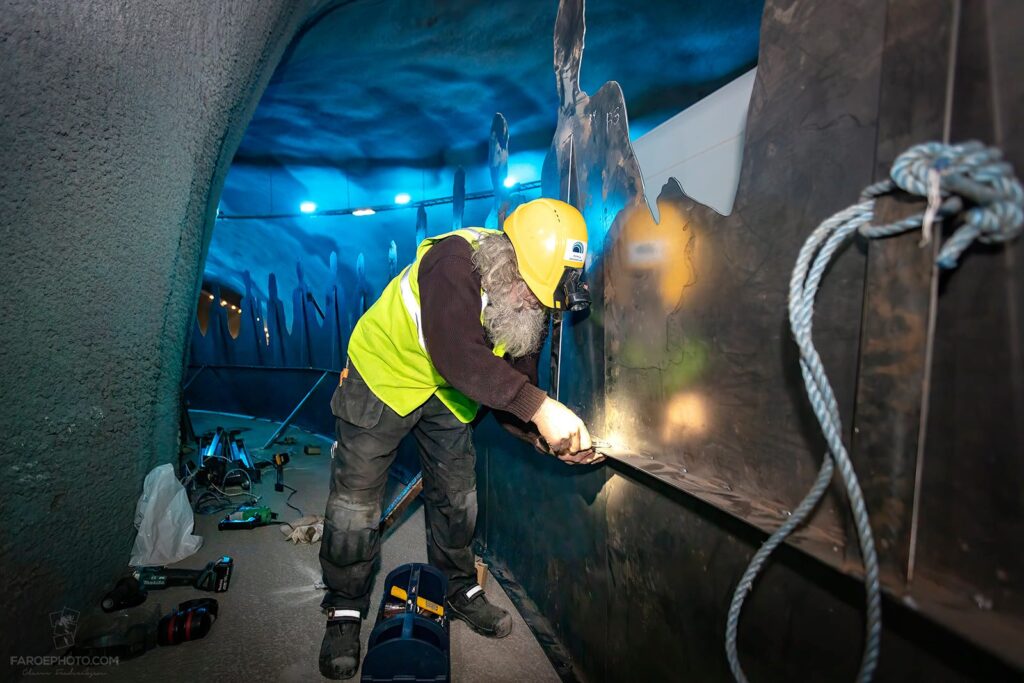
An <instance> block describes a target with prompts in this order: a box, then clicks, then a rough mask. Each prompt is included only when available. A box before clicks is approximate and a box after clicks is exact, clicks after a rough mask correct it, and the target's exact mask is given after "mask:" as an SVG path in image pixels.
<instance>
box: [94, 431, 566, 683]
mask: <svg viewBox="0 0 1024 683" xmlns="http://www.w3.org/2000/svg"><path fill="white" fill-rule="evenodd" d="M193 422H194V424H195V428H196V432H197V433H200V434H201V433H203V432H204V431H206V430H209V429H212V428H214V427H215V426H217V425H220V426H223V427H229V428H235V429H239V428H244V429H247V431H245V432H243V433H242V435H241V436H242V438H243V439H244V440H245V442H246V444H247V446H249V448H250V449H253V448H254V446H256V445H260V444H263V443H264V442H265V441H266V440H267V438H268V437H269V436H270V434H271V433H272V432H273V430H274V429H275V428H276V427H277V423H274V422H268V421H265V420H253V419H248V418H241V417H235V416H231V417H225V416H223V415H218V414H216V413H201V412H194V413H193ZM285 436H294V437H295V439H296V441H297V444H296V445H294V446H291V447H290V450H291V451H292V456H291V457H292V461H291V463H290V464H289V465H288V466H287V467H286V468H285V475H284V480H285V484H287V485H289V486H292V487H294V488H296V489H297V490H298V492H297V493H296V494H294V495H293V496H292V499H291V502H292V504H294V505H295V506H297V507H298V508H300V509H301V510H302V511H303V513H306V514H322V513H323V510H324V506H325V503H326V500H327V492H328V487H329V479H328V475H329V472H330V441H329V440H328V439H325V438H323V437H321V436H317V435H314V434H311V433H309V432H305V431H302V430H299V429H295V428H291V429H289V430H288V432H286V434H285ZM307 443H310V444H317V445H319V446H321V449H322V453H323V454H322V455H319V456H307V455H304V454H303V453H302V446H303V445H304V444H307ZM275 450H281V447H278V448H277V449H275ZM253 455H254V456H255V457H257V458H263V457H267V456H268V455H269V452H266V451H259V450H255V451H253ZM273 476H274V474H273V470H271V469H268V470H265V475H264V481H263V483H262V484H259V485H258V489H259V490H258V493H259V494H262V496H263V498H262V500H261V503H267V504H269V505H270V506H271V508H272V509H273V510H274V512H277V513H278V514H279V516H280V518H281V519H283V520H289V519H295V518H296V517H297V515H298V513H297V512H295V511H294V510H291V509H290V508H288V507H286V506H285V502H284V501H285V496H286V494H281V493H276V492H275V491H274V486H273ZM392 488H396V486H393V487H392ZM389 494H390V491H389ZM222 514H223V513H221V514H215V515H208V516H203V515H196V533H198V534H200V535H202V536H203V539H204V542H203V547H202V548H201V549H200V551H199V552H198V553H197V554H196V555H194V556H193V557H190V558H188V559H186V560H184V561H182V562H180V563H179V564H178V565H176V566H181V567H187V568H196V567H202V566H204V565H205V563H206V562H208V561H211V560H214V559H216V558H218V557H220V556H221V555H224V554H227V555H230V556H231V557H232V558H234V560H235V573H234V574H233V576H232V581H231V588H230V590H229V591H228V592H226V593H217V594H213V593H203V592H200V591H196V590H192V589H185V588H175V589H169V590H164V591H153V592H151V593H150V594H149V596H148V598H147V600H146V602H145V603H143V604H142V605H140V606H139V607H135V608H132V609H130V610H124V611H122V612H119V613H117V614H116V615H115V618H114V622H115V623H120V624H129V623H135V622H137V621H142V620H143V619H145V618H147V617H148V616H149V615H150V614H151V613H155V612H157V611H158V610H156V605H157V604H159V605H160V609H159V613H160V614H162V613H166V612H169V611H170V610H171V608H173V607H174V606H176V605H177V604H178V603H179V602H183V601H185V600H190V599H193V598H198V597H211V596H212V597H215V598H216V599H217V601H218V602H219V606H220V616H219V618H218V619H217V621H216V623H215V624H214V625H213V628H212V629H211V631H210V633H209V635H207V636H206V638H204V639H202V640H196V641H192V642H188V643H183V644H182V645H179V646H176V647H163V648H161V647H157V648H156V649H153V650H151V651H149V652H147V653H146V654H144V655H142V656H141V657H138V658H137V659H133V660H129V661H126V662H122V663H121V664H120V665H119V666H117V667H106V668H98V669H93V671H94V672H97V673H102V674H104V675H103V680H105V681H111V682H113V681H132V682H135V681H143V680H162V681H186V680H204V679H205V680H218V681H226V682H230V681H246V680H249V681H309V680H321V678H320V674H319V669H318V668H317V654H318V653H319V651H320V639H321V637H322V635H323V627H324V616H323V614H322V613H321V611H320V609H319V604H320V600H321V598H322V597H323V591H322V590H320V589H318V588H317V587H316V584H317V583H318V581H319V580H320V563H319V560H318V557H317V553H318V552H319V551H320V544H319V543H316V544H314V545H293V544H292V543H291V542H289V541H286V540H284V535H283V534H282V533H281V532H280V531H279V530H278V528H277V527H276V526H270V527H264V528H261V529H253V530H251V531H236V532H228V531H218V530H217V520H218V519H219V518H220V517H221V516H222ZM426 561H427V560H426V540H425V536H424V526H423V506H422V505H421V504H420V503H419V502H416V503H415V504H414V505H413V506H412V508H411V509H410V511H407V512H406V515H405V517H404V518H403V520H402V521H401V522H400V523H399V524H398V525H397V526H396V527H395V528H393V529H392V530H391V532H390V533H389V535H388V536H387V537H386V539H385V540H384V543H383V548H382V555H381V570H380V572H379V573H378V575H377V580H376V581H375V582H374V590H373V598H372V600H371V603H370V604H371V606H372V608H373V609H376V608H377V606H378V605H379V604H380V600H381V596H382V593H383V589H384V587H383V582H384V581H383V580H384V576H385V575H386V574H387V572H388V571H390V570H391V569H393V568H394V567H396V566H398V565H400V564H404V563H406V562H426ZM486 589H487V594H488V597H489V598H490V599H491V601H493V602H494V603H496V604H498V605H500V606H502V607H503V608H505V609H507V610H509V611H510V612H511V613H512V616H513V618H514V620H515V625H514V626H513V629H512V634H511V635H510V636H508V637H507V638H504V639H501V640H492V639H489V638H484V637H483V636H480V635H477V634H476V633H474V632H472V631H471V630H470V629H469V628H468V627H467V626H466V625H465V624H464V623H462V622H460V621H455V622H453V623H452V630H451V633H452V641H451V652H452V680H454V681H531V682H533V681H538V682H541V681H557V680H558V677H557V676H556V675H555V671H554V669H553V668H552V666H551V664H550V662H549V661H548V659H547V658H546V657H545V655H544V652H543V650H541V647H540V645H539V644H538V643H537V641H536V640H535V639H534V637H533V634H532V633H531V632H530V630H529V628H528V627H527V625H526V623H525V622H524V621H523V619H522V617H521V616H519V613H518V612H516V611H515V608H514V607H513V606H512V603H511V601H510V600H509V598H508V596H507V595H506V594H505V592H504V591H503V590H502V589H501V587H500V586H499V585H498V582H497V581H496V580H494V578H493V577H488V580H487V588H486ZM102 619H103V618H102V617H95V618H94V620H93V625H94V626H98V625H99V624H100V623H102V621H101V620H102ZM108 619H109V618H108ZM372 628H373V617H372V616H371V618H370V619H368V620H367V621H365V622H363V629H362V639H363V653H364V654H365V652H366V641H367V639H368V638H369V635H370V631H371V630H372ZM325 680H326V679H325ZM352 680H359V679H358V678H355V679H352Z"/></svg>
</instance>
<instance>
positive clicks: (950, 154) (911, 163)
mask: <svg viewBox="0 0 1024 683" xmlns="http://www.w3.org/2000/svg"><path fill="white" fill-rule="evenodd" d="M890 175H891V180H884V181H882V182H879V183H875V184H874V185H871V186H870V187H868V188H867V189H865V190H864V192H863V193H862V195H861V199H860V202H859V203H858V204H855V205H853V206H851V207H849V208H847V209H845V210H844V211H840V212H839V213H837V214H835V215H834V216H832V217H831V218H828V219H827V220H825V221H824V222H822V223H821V225H819V226H818V227H817V229H815V231H814V232H812V233H811V235H810V236H809V237H808V238H807V241H806V242H805V243H804V245H803V247H802V248H801V250H800V255H799V256H798V257H797V261H796V265H795V267H794V268H793V276H792V278H791V280H790V289H789V322H790V327H791V329H792V332H793V338H794V340H795V341H796V344H797V346H798V347H799V349H800V372H801V374H802V375H803V378H804V383H805V386H806V389H807V396H808V399H809V400H810V404H811V407H812V409H813V410H814V414H815V415H816V416H817V418H818V422H819V424H820V425H821V429H822V433H823V434H824V436H825V440H826V442H827V443H828V448H829V453H828V455H827V456H826V457H825V459H824V461H823V462H822V465H821V470H820V471H819V472H818V477H817V479H815V481H814V485H813V486H812V487H811V490H810V491H809V492H808V493H807V495H806V496H805V497H804V499H803V500H802V501H800V504H799V505H798V506H797V507H796V509H795V510H794V511H793V514H792V515H791V516H790V517H789V519H788V520H786V522H785V524H783V525H782V526H781V527H779V528H778V529H777V530H776V531H775V533H773V534H772V535H771V536H770V537H769V538H768V540H767V541H765V543H764V545H762V546H761V548H759V549H758V551H757V552H756V553H755V554H754V557H753V558H752V559H751V561H750V564H749V565H748V566H747V569H746V571H745V572H744V573H743V576H742V577H741V578H740V581H739V583H738V584H737V585H736V590H735V592H734V593H733V598H732V603H731V604H730V606H729V615H728V618H727V620H726V631H725V650H726V656H727V658H728V660H729V668H730V669H731V670H732V674H733V676H734V677H735V678H736V680H737V681H740V683H746V681H747V678H746V676H745V675H744V673H743V668H742V666H741V665H740V661H739V653H738V651H737V643H736V639H737V630H738V625H739V618H740V613H741V612H742V609H743V602H744V600H745V599H746V597H747V595H748V594H749V593H750V591H751V589H752V587H753V583H754V580H755V579H756V578H757V575H758V573H759V572H760V571H761V569H762V567H763V566H764V564H765V562H766V561H767V560H768V557H769V555H771V553H772V551H774V550H775V549H776V548H777V547H778V546H779V545H780V544H781V543H782V542H783V541H785V539H786V537H787V536H788V535H789V534H790V533H791V532H792V531H793V530H794V529H795V528H796V527H797V526H799V525H800V524H801V523H803V522H804V520H805V519H806V518H807V517H808V516H809V515H810V514H811V512H812V511H813V510H814V508H815V507H817V505H818V503H819V502H820V501H821V499H822V497H823V496H824V495H825V491H826V490H828V486H829V483H830V482H831V480H832V473H833V466H836V467H838V468H839V474H840V477H841V479H842V481H843V484H844V486H845V488H846V493H847V496H848V498H849V501H850V508H851V510H852V512H853V518H854V525H855V528H856V531H857V540H858V542H859V544H860V551H861V559H862V560H863V562H864V589H865V593H866V602H867V619H866V623H865V645H864V654H863V656H862V658H861V666H860V671H859V673H858V675H857V680H858V681H859V682H860V683H866V682H867V681H870V680H871V678H872V676H873V675H874V672H875V669H876V667H877V666H878V657H879V652H880V646H881V635H882V600H881V586H880V581H879V570H878V555H877V553H876V551H875V542H874V538H873V536H872V533H871V524H870V519H869V517H868V512H867V508H866V506H865V504H864V495H863V492H862V491H861V487H860V482H859V481H858V479H857V474H856V472H855V471H854V469H853V463H852V462H851V460H850V456H849V454H848V453H847V451H846V446H845V445H844V444H843V439H842V434H843V425H842V421H841V419H840V417H839V405H838V403H837V401H836V397H835V393H834V392H833V391H832V385H831V384H830V383H829V380H828V377H827V375H826V374H825V368H824V366H823V365H822V362H821V357H820V356H819V355H818V352H817V349H815V347H814V343H813V341H812V338H811V332H812V327H813V318H814V298H815V296H816V295H817V293H818V286H819V285H820V283H821V279H822V277H823V276H824V274H825V270H826V268H827V267H828V265H829V263H830V262H831V260H832V256H833V255H834V254H835V253H836V251H837V250H838V249H839V247H841V246H842V245H843V244H844V243H845V242H846V240H847V239H848V238H849V237H851V236H852V235H853V234H854V233H855V232H859V233H860V234H861V235H863V236H865V237H867V238H869V239H875V238H881V237H889V236H892V235H898V234H900V233H903V232H906V231H908V230H914V229H917V228H920V229H921V230H922V232H923V234H924V240H923V242H922V244H926V243H927V242H928V241H929V240H931V239H932V224H933V221H934V220H935V219H936V218H943V217H947V216H951V215H953V214H960V218H961V220H962V224H961V225H960V226H959V227H958V228H957V229H956V231H955V232H954V233H953V234H952V235H951V236H950V237H949V239H947V240H946V241H945V243H944V244H943V245H942V248H941V249H940V250H939V253H938V256H937V258H936V265H937V266H938V267H939V268H943V269H950V268H955V267H956V265H957V261H958V259H959V257H960V255H961V254H962V253H963V251H964V250H965V249H966V248H967V247H969V246H970V245H971V243H972V242H974V240H978V241H979V242H983V243H986V244H996V243H1001V242H1007V241H1009V240H1012V239H1014V238H1016V237H1017V236H1018V235H1020V233H1021V229H1022V227H1024V189H1022V188H1021V184H1020V182H1019V181H1018V180H1017V179H1016V177H1014V175H1013V169H1012V168H1011V167H1010V165H1009V164H1007V163H1005V162H1003V161H1002V154H1001V153H1000V152H999V150H997V149H994V148H986V147H985V146H984V145H982V144H981V143H979V142H968V143H964V144H960V145H947V144H942V143H938V142H930V143H924V144H921V145H917V146H915V147H911V148H910V149H908V150H907V151H906V152H904V153H903V154H901V155H900V156H899V157H898V158H897V159H896V162H895V163H894V164H893V167H892V171H891V173H890ZM897 189H901V190H904V191H905V192H909V193H911V194H915V195H920V196H922V197H927V198H928V208H927V210H926V211H925V212H924V213H921V214H916V215H914V216H910V217H908V218H904V219H903V220H900V221H898V222H896V223H892V224H890V225H884V226H877V227H876V226H872V225H870V223H871V221H872V220H873V218H874V208H875V200H876V198H878V197H879V196H881V195H884V194H889V193H891V192H893V191H895V190H897ZM964 199H966V200H968V201H969V202H970V208H967V209H966V210H964V208H965V202H964ZM812 258H813V262H812Z"/></svg>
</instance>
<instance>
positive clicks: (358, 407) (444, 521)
mask: <svg viewBox="0 0 1024 683" xmlns="http://www.w3.org/2000/svg"><path fill="white" fill-rule="evenodd" d="M331 410H332V412H333V413H334V416H335V417H336V418H337V419H336V421H335V433H336V438H337V447H336V448H335V449H334V454H333V458H332V461H331V493H330V496H329V497H328V498H327V512H326V513H325V515H324V517H325V521H324V534H323V540H322V543H321V546H320V566H321V568H322V569H323V578H324V583H325V584H327V595H326V596H324V599H323V601H322V603H321V606H322V607H324V608H330V607H335V608H342V609H358V610H359V611H360V613H361V614H362V615H363V617H366V616H367V614H368V612H369V607H370V586H371V584H372V581H373V574H374V571H375V570H376V566H377V558H378V557H379V555H380V533H379V532H378V525H379V523H380V517H381V510H382V506H383V498H384V486H385V484H386V483H387V478H388V469H389V468H390V467H391V463H392V462H394V459H395V453H396V451H397V449H398V444H399V442H400V441H401V440H402V438H403V437H404V436H405V435H406V434H408V433H409V432H410V431H411V432H412V434H413V436H414V437H415V438H416V442H417V444H418V445H419V453H420V465H421V467H422V471H423V500H424V504H425V508H426V529H427V557H428V558H429V559H430V563H431V564H432V565H434V566H435V567H437V568H438V569H440V570H441V571H443V572H444V573H445V574H446V575H447V577H448V594H449V595H454V594H455V593H457V592H458V591H459V590H465V589H466V588H467V587H468V586H471V585H473V584H475V583H476V570H475V568H474V556H473V550H472V548H471V547H470V544H471V543H472V540H473V532H474V530H475V528H476V514H477V502H476V472H475V469H474V468H475V465H476V452H475V450H474V449H473V439H472V436H473V435H472V429H471V427H470V425H468V424H464V423H462V422H460V421H459V420H458V418H456V417H455V416H454V415H453V414H452V412H451V411H450V410H449V409H448V408H447V407H446V406H445V405H444V404H443V403H441V401H440V399H438V398H437V396H436V395H435V396H431V397H430V399H428V400H427V402H426V403H424V404H423V405H421V406H420V407H419V408H417V409H416V410H414V411H412V412H411V413H409V414H408V415H406V416H405V417H402V416H401V415H399V414H398V413H396V412H395V411H394V410H392V409H391V408H389V407H388V406H387V405H385V404H384V402H383V401H381V400H380V399H379V398H377V396H376V395H375V394H374V393H373V392H372V391H371V390H370V387H368V386H367V385H366V382H364V381H363V379H362V377H360V376H359V373H358V372H356V371H355V368H353V367H352V366H351V365H350V366H349V375H348V377H346V378H345V380H344V382H343V383H342V384H341V386H339V387H338V388H337V389H336V390H335V392H334V396H333V398H332V399H331Z"/></svg>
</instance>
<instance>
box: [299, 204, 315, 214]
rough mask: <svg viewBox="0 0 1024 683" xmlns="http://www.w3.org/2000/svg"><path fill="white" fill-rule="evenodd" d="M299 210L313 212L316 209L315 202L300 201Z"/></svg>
mask: <svg viewBox="0 0 1024 683" xmlns="http://www.w3.org/2000/svg"><path fill="white" fill-rule="evenodd" d="M299 211H301V212H302V213H313V212H314V211H316V202H302V203H301V204H299Z"/></svg>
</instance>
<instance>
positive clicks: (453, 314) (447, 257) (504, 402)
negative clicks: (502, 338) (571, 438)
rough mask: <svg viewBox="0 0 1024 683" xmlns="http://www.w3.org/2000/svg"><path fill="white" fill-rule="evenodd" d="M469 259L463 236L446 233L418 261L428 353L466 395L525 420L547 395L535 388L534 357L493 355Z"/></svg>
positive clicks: (477, 278) (476, 277)
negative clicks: (451, 235)
mask: <svg viewBox="0 0 1024 683" xmlns="http://www.w3.org/2000/svg"><path fill="white" fill-rule="evenodd" d="M472 257H473V248H472V247H471V246H470V244H469V243H468V242H467V241H466V240H464V239H462V238H461V237H448V238H446V239H443V240H441V241H440V242H438V243H437V244H435V245H434V246H433V247H431V248H430V251H428V252H427V254H426V255H425V256H424V257H423V261H422V262H421V263H420V271H419V287H420V309H421V311H422V315H423V340H424V341H425V342H426V345H427V352H428V353H429V354H430V359H431V361H433V363H434V367H436V368H437V371H438V372H440V373H441V376H442V377H444V378H445V380H447V382H448V383H449V384H451V385H452V386H453V387H455V388H456V389H458V390H459V391H461V392H462V393H464V394H465V395H466V396H468V397H469V398H471V399H473V400H474V401H476V402H477V403H480V404H482V405H484V406H487V407H489V408H494V409H495V410H500V411H505V412H508V413H511V414H512V415H513V416H515V417H516V418H518V419H519V420H522V421H523V422H529V421H530V418H531V417H533V415H534V414H535V413H536V412H537V409H538V408H540V405H541V403H543V402H544V399H545V398H546V396H547V394H546V393H544V391H543V390H541V389H540V388H538V387H537V358H538V356H537V354H531V355H529V356H524V357H523V358H517V359H511V358H509V357H508V356H506V357H505V358H498V357H497V356H495V355H494V352H493V348H494V345H493V344H491V343H490V341H489V340H488V339H487V331H486V330H485V329H484V326H483V324H482V323H481V322H480V274H479V273H477V272H476V270H475V269H474V268H473V260H472ZM503 422H506V421H505V420H503Z"/></svg>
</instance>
